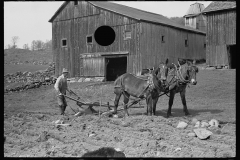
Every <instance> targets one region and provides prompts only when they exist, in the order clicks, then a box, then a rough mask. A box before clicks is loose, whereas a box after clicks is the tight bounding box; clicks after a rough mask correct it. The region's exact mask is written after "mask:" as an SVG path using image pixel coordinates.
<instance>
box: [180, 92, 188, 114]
mask: <svg viewBox="0 0 240 160" xmlns="http://www.w3.org/2000/svg"><path fill="white" fill-rule="evenodd" d="M185 94H186V89H184V90H183V91H181V92H180V96H181V99H182V104H183V112H184V113H185V115H186V116H187V115H190V113H189V112H188V109H187V103H186V98H185Z"/></svg>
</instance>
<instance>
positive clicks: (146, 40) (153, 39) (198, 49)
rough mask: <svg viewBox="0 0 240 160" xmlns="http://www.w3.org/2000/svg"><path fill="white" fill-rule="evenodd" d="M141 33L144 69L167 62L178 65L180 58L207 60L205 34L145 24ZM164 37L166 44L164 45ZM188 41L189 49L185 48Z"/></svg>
mask: <svg viewBox="0 0 240 160" xmlns="http://www.w3.org/2000/svg"><path fill="white" fill-rule="evenodd" d="M141 25H142V33H141V43H140V45H141V57H142V58H141V60H142V61H141V64H142V65H143V68H146V67H147V68H148V67H151V66H152V65H158V64H159V63H160V62H165V60H166V58H168V59H169V62H170V63H176V62H177V60H178V58H184V59H205V58H206V51H205V48H204V43H205V38H206V37H205V34H197V33H193V32H188V31H184V30H179V29H175V28H172V27H168V26H163V25H156V24H150V23H145V22H143V23H142V24H141ZM162 36H164V37H165V42H164V43H162ZM185 39H188V47H185Z"/></svg>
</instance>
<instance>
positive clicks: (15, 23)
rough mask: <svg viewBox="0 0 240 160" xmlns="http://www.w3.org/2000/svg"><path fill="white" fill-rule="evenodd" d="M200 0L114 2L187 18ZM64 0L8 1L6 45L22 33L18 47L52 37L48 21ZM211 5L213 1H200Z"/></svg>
mask: <svg viewBox="0 0 240 160" xmlns="http://www.w3.org/2000/svg"><path fill="white" fill-rule="evenodd" d="M195 2H196V1H152V2H151V1H148V2H142V1H141V2H139V1H130V2H127V1H117V2H116V1H114V3H118V4H122V5H126V6H129V7H133V8H137V9H141V10H145V11H148V12H152V13H157V14H161V15H163V16H166V17H168V18H170V17H183V16H184V15H185V14H186V12H187V10H188V8H189V7H190V5H191V4H193V3H195ZM63 3H64V1H45V2H34V1H32V2H31V1H30V2H24V1H12V2H4V47H5V46H7V45H8V44H12V43H11V39H12V37H13V36H18V37H19V40H18V42H17V46H18V48H22V47H23V45H24V44H28V46H29V47H30V46H31V42H32V41H33V40H41V41H43V42H46V40H51V39H52V23H50V22H48V21H49V19H50V18H51V17H52V16H53V15H54V13H55V12H56V11H57V10H58V8H59V7H60V6H61V5H62V4H63ZM198 3H202V4H204V6H205V7H207V6H208V5H209V4H210V3H211V1H198Z"/></svg>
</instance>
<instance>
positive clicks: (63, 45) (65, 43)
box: [62, 38, 67, 47]
mask: <svg viewBox="0 0 240 160" xmlns="http://www.w3.org/2000/svg"><path fill="white" fill-rule="evenodd" d="M62 47H67V39H66V38H64V39H62Z"/></svg>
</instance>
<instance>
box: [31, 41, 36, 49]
mask: <svg viewBox="0 0 240 160" xmlns="http://www.w3.org/2000/svg"><path fill="white" fill-rule="evenodd" d="M31 49H32V51H34V50H36V41H35V40H33V41H32V44H31Z"/></svg>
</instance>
